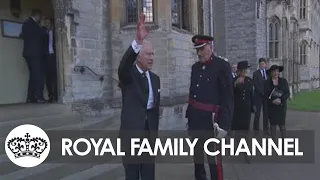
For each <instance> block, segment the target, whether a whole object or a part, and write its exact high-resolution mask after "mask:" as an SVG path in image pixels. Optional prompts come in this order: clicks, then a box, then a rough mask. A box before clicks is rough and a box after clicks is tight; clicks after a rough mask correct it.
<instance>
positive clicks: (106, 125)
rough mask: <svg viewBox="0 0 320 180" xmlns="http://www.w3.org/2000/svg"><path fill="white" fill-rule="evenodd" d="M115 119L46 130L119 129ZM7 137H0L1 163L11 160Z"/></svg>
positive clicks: (89, 121)
mask: <svg viewBox="0 0 320 180" xmlns="http://www.w3.org/2000/svg"><path fill="white" fill-rule="evenodd" d="M112 123H113V121H109V119H106V120H86V121H84V122H82V123H77V124H70V125H66V126H61V127H55V128H47V129H44V130H117V129H119V123H116V124H112ZM4 142H5V137H2V138H0V147H1V148H0V165H1V163H3V162H7V161H9V159H8V158H7V156H6V154H5V150H4V147H3V146H4Z"/></svg>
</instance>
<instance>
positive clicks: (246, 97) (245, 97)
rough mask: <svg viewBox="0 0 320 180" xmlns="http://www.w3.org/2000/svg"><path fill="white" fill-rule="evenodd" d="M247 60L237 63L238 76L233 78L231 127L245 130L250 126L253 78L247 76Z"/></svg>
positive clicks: (252, 106)
mask: <svg viewBox="0 0 320 180" xmlns="http://www.w3.org/2000/svg"><path fill="white" fill-rule="evenodd" d="M249 67H250V66H249V64H248V61H241V62H239V63H238V76H237V77H235V78H234V116H233V122H232V127H231V129H232V130H233V131H243V132H247V131H249V128H250V120H251V113H252V112H253V111H254V104H253V80H252V79H251V78H250V77H248V76H247V69H248V68H249Z"/></svg>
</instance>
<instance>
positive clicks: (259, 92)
mask: <svg viewBox="0 0 320 180" xmlns="http://www.w3.org/2000/svg"><path fill="white" fill-rule="evenodd" d="M267 78H268V76H267ZM253 84H254V94H255V96H256V97H259V96H260V97H262V96H264V84H265V79H263V76H262V74H261V71H260V69H258V70H256V71H255V72H254V73H253Z"/></svg>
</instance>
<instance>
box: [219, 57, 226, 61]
mask: <svg viewBox="0 0 320 180" xmlns="http://www.w3.org/2000/svg"><path fill="white" fill-rule="evenodd" d="M218 57H219V58H221V59H223V60H225V61H229V60H228V59H227V58H225V57H222V56H218Z"/></svg>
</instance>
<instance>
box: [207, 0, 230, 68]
mask: <svg viewBox="0 0 320 180" xmlns="http://www.w3.org/2000/svg"><path fill="white" fill-rule="evenodd" d="M225 3H226V1H224V0H219V1H218V0H213V21H214V32H213V34H214V45H215V46H214V48H215V51H216V52H217V54H218V55H220V56H223V57H226V58H228V59H229V61H231V62H234V61H236V60H235V59H231V58H230V57H228V56H227V52H226V18H225V16H226V13H225V9H226V6H225Z"/></svg>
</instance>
